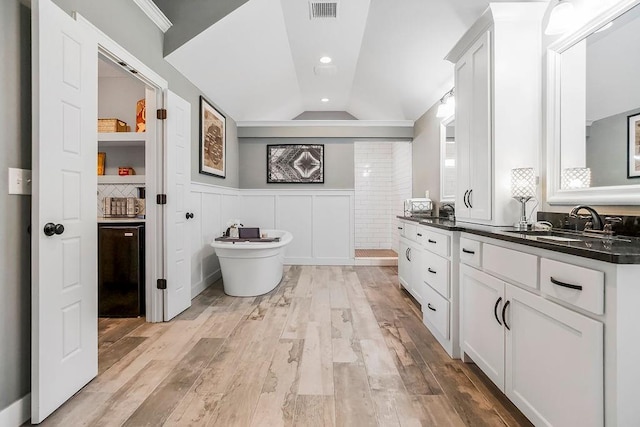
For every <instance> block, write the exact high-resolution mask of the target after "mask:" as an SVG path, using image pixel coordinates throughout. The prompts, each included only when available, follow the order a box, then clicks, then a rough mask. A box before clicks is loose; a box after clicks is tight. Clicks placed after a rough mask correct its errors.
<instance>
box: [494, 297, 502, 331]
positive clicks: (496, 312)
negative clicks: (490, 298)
mask: <svg viewBox="0 0 640 427" xmlns="http://www.w3.org/2000/svg"><path fill="white" fill-rule="evenodd" d="M500 301H502V297H500V298H498V301H496V305H495V306H494V307H493V315H494V316H495V317H496V321H497V322H498V324H499V325H500V326H502V322H501V321H500V318H499V317H498V306H499V305H500Z"/></svg>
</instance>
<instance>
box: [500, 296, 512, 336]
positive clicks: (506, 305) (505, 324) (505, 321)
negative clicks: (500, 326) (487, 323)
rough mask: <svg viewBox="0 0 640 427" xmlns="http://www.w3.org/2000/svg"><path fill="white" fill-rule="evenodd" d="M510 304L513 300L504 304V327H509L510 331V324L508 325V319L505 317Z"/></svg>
mask: <svg viewBox="0 0 640 427" xmlns="http://www.w3.org/2000/svg"><path fill="white" fill-rule="evenodd" d="M509 304H511V301H506V302H505V303H504V306H502V322H503V323H504V327H505V328H507V330H508V331H510V330H511V328H510V327H509V325H507V319H506V318H505V314H506V313H507V307H509Z"/></svg>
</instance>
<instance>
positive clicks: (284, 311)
mask: <svg viewBox="0 0 640 427" xmlns="http://www.w3.org/2000/svg"><path fill="white" fill-rule="evenodd" d="M397 283H398V278H397V269H396V268H394V267H297V266H296V267H289V268H287V271H286V275H285V278H284V280H283V281H282V283H281V284H280V285H279V286H278V287H277V288H276V289H275V290H274V291H272V292H271V293H269V294H267V295H264V296H260V297H255V298H233V297H228V296H226V295H224V293H223V292H222V285H221V283H216V284H214V285H213V286H211V287H209V288H208V289H207V290H206V291H204V292H203V293H202V294H201V295H199V296H198V297H197V298H195V299H194V300H193V305H192V307H191V308H190V309H189V310H187V311H185V312H184V313H182V314H181V315H180V316H179V317H178V318H176V319H175V320H173V321H172V322H168V323H161V324H150V323H144V322H143V321H141V320H139V319H102V320H100V322H99V329H100V331H99V332H100V343H99V345H100V349H99V354H100V369H99V370H100V374H99V375H98V377H97V378H95V379H94V380H93V381H92V382H91V383H89V384H88V385H87V386H86V387H85V388H84V389H83V390H81V391H80V392H79V393H78V394H77V395H76V396H74V397H73V398H72V399H71V400H69V401H68V402H67V403H66V404H64V405H63V406H62V407H61V408H60V409H58V410H57V411H56V412H55V413H54V414H52V415H51V416H50V417H49V418H48V419H47V420H45V422H44V423H43V424H42V425H45V426H83V425H85V426H122V425H124V426H160V425H165V426H279V425H287V426H289V425H298V426H323V425H326V426H332V425H337V426H369V425H371V426H374V425H380V426H408V425H411V426H414V425H415V426H418V425H426V426H464V425H466V426H474V427H475V426H505V425H506V426H520V425H530V423H528V421H527V420H526V419H525V418H524V417H523V415H522V414H521V413H520V412H518V410H517V409H516V408H515V407H514V406H513V405H512V404H511V403H510V402H509V401H508V400H507V399H506V398H505V397H504V396H503V395H502V394H501V393H500V392H499V391H498V390H497V389H496V388H495V387H494V386H493V385H492V384H491V383H490V382H489V381H488V380H487V379H486V377H484V376H483V375H482V373H481V372H480V371H479V370H478V369H477V368H476V367H475V366H474V365H465V364H464V363H462V362H460V361H453V360H451V359H450V358H449V357H448V356H447V354H446V353H445V352H444V351H443V350H442V348H441V347H440V346H439V344H438V343H437V342H436V341H435V339H434V338H433V336H432V335H431V334H430V333H429V332H428V331H427V329H426V328H425V327H424V326H423V325H422V322H421V317H420V312H419V308H418V307H417V306H416V304H415V302H414V301H412V300H411V297H409V296H408V294H407V293H406V292H404V291H402V290H400V289H399V288H398V285H397Z"/></svg>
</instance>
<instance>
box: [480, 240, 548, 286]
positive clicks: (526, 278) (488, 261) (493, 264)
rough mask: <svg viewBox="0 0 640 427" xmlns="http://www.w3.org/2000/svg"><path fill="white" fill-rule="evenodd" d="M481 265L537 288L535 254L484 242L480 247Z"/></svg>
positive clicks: (507, 277)
mask: <svg viewBox="0 0 640 427" xmlns="http://www.w3.org/2000/svg"><path fill="white" fill-rule="evenodd" d="M482 266H483V268H484V269H485V270H487V271H489V272H492V273H495V274H497V275H498V276H501V277H503V278H505V279H508V280H513V281H515V282H517V283H520V284H522V285H525V286H528V287H530V288H534V289H537V288H538V257H537V256H535V255H531V254H526V253H524V252H520V251H515V250H513V249H507V248H501V247H500V246H494V245H489V244H485V245H484V247H483V248H482Z"/></svg>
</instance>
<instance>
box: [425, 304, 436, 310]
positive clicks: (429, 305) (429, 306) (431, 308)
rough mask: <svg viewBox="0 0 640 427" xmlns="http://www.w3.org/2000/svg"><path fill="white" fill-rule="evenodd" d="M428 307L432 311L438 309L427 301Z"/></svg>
mask: <svg viewBox="0 0 640 427" xmlns="http://www.w3.org/2000/svg"><path fill="white" fill-rule="evenodd" d="M427 308H428V309H429V310H431V311H438V310H436V309H435V308H433V307H431V303H427Z"/></svg>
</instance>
